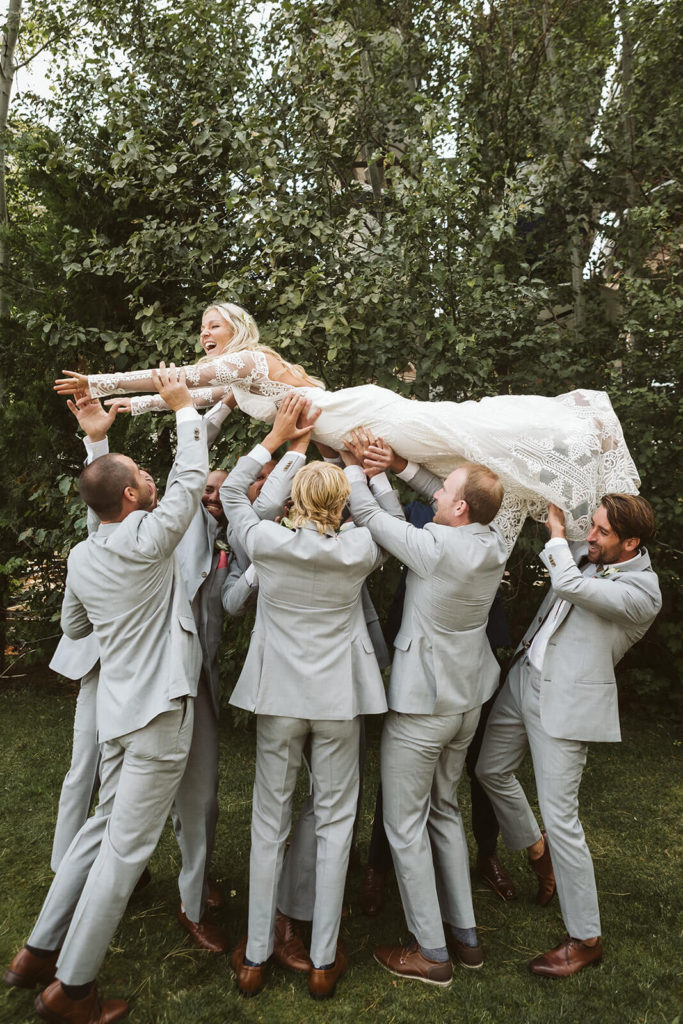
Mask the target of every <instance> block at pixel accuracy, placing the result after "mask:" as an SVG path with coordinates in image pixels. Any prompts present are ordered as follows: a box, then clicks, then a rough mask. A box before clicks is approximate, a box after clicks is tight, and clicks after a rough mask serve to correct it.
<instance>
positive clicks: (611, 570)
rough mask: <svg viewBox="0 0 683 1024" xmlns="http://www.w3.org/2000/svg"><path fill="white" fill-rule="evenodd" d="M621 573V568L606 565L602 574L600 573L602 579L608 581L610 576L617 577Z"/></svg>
mask: <svg viewBox="0 0 683 1024" xmlns="http://www.w3.org/2000/svg"><path fill="white" fill-rule="evenodd" d="M618 572H619V568H618V567H617V566H616V565H606V566H605V568H604V569H603V570H602V572H599V573H598V576H599V577H600V579H606V578H607V577H608V576H616V575H617V574H618Z"/></svg>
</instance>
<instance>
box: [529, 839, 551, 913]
mask: <svg viewBox="0 0 683 1024" xmlns="http://www.w3.org/2000/svg"><path fill="white" fill-rule="evenodd" d="M541 835H542V836H543V844H544V845H543V853H542V854H541V856H540V857H537V858H536V860H532V859H531V857H529V864H530V866H531V870H532V871H534V872H535V873H536V874H537V875H538V894H537V896H536V902H537V903H538V905H539V907H545V906H546V904H548V903H550V901H551V899H552V898H553V894H554V892H555V873H554V872H553V862H552V861H551V859H550V847H549V846H548V835H547V833H546V832H542V833H541Z"/></svg>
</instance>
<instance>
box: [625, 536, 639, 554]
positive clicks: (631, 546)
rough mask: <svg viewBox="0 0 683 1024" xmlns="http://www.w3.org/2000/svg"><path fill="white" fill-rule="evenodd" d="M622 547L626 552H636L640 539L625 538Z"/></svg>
mask: <svg viewBox="0 0 683 1024" xmlns="http://www.w3.org/2000/svg"><path fill="white" fill-rule="evenodd" d="M624 547H625V548H626V550H627V551H633V552H635V551H637V550H638V548H639V547H640V537H627V538H626V540H625V541H624Z"/></svg>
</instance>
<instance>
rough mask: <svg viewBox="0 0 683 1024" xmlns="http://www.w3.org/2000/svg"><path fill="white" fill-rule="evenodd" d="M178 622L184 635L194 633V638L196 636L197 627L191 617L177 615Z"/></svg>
mask: <svg viewBox="0 0 683 1024" xmlns="http://www.w3.org/2000/svg"><path fill="white" fill-rule="evenodd" d="M178 622H179V623H180V625H181V626H182V627H183V629H184V630H185V632H186V633H194V635H195V636H196V635H197V625H196V623H195V621H194V616H193V615H179V616H178Z"/></svg>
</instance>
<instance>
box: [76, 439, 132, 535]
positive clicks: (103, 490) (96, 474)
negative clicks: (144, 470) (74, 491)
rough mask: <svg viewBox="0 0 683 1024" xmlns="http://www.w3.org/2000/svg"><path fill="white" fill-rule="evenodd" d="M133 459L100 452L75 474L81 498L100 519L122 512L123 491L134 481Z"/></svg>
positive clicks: (109, 517)
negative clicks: (77, 475) (79, 472)
mask: <svg viewBox="0 0 683 1024" xmlns="http://www.w3.org/2000/svg"><path fill="white" fill-rule="evenodd" d="M134 467H135V463H131V461H130V459H127V458H126V456H125V455H117V454H114V453H110V454H109V455H101V456H100V458H99V459H95V461H94V462H91V463H90V465H89V466H86V467H85V469H83V470H82V472H81V475H80V477H79V478H78V490H79V493H80V495H81V498H82V499H83V501H84V502H85V503H86V505H89V506H90V508H91V509H92V510H93V512H96V513H97V515H98V516H99V517H100V519H115V518H116V517H117V516H118V515H119V513H120V512H121V506H122V504H123V491H124V489H125V488H126V487H132V486H134V485H135V469H134Z"/></svg>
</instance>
